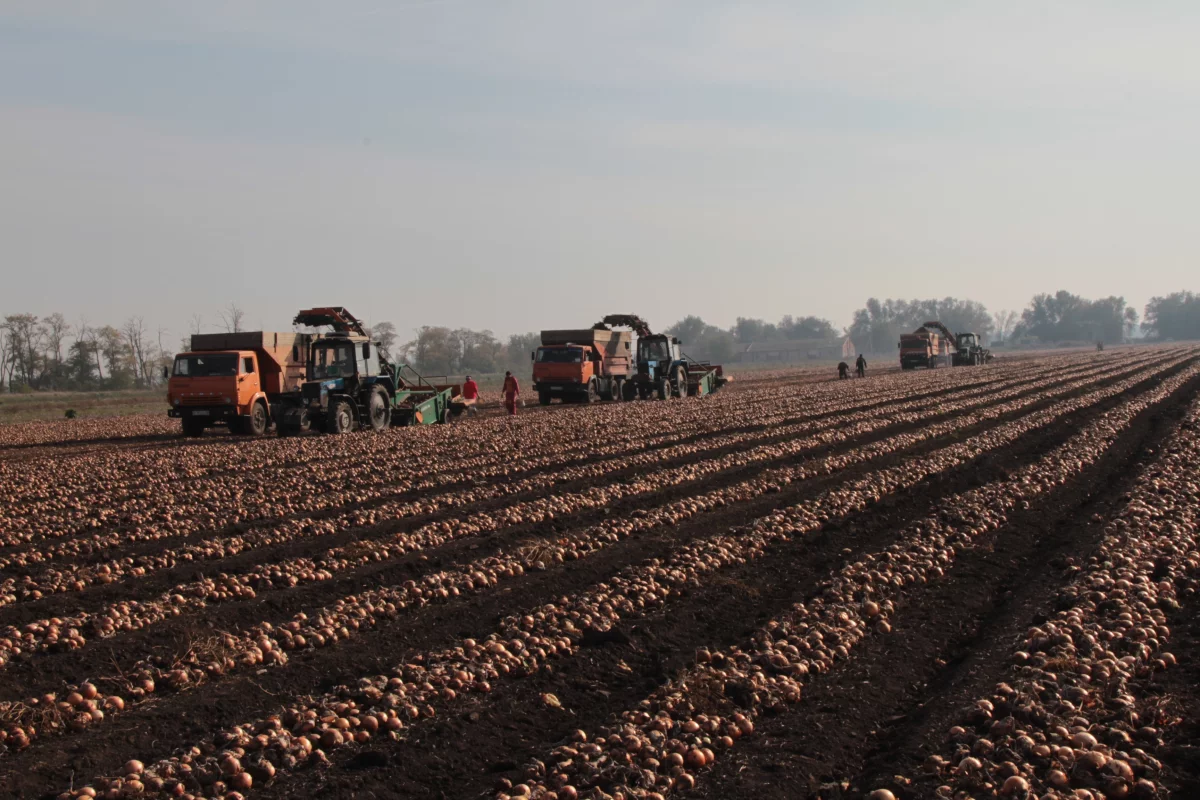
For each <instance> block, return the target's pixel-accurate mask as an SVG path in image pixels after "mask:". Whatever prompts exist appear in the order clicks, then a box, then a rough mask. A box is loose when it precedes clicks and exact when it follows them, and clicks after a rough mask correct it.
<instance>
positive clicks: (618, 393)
mask: <svg viewBox="0 0 1200 800" xmlns="http://www.w3.org/2000/svg"><path fill="white" fill-rule="evenodd" d="M611 399H612V400H613V401H614V402H617V403H620V402H621V401H622V400H624V399H625V381H623V380H621V379H620V378H613V382H612V398H611Z"/></svg>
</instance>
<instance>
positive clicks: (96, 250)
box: [0, 0, 1200, 340]
mask: <svg viewBox="0 0 1200 800" xmlns="http://www.w3.org/2000/svg"><path fill="white" fill-rule="evenodd" d="M1197 14H1198V11H1197V9H1196V7H1195V6H1194V5H1193V4H1187V3H1147V4H1138V5H1137V7H1130V6H1122V5H1119V4H1095V3H1077V2H1070V3H1055V4H1053V6H1051V7H1047V6H1046V5H1045V4H1038V3H1010V4H1005V5H1004V6H1003V7H1002V8H1000V7H996V8H991V9H985V8H979V7H974V8H967V7H953V8H951V7H947V6H945V5H942V4H933V3H908V4H905V5H904V7H903V8H888V9H868V8H856V9H839V10H836V11H831V10H828V9H825V8H822V7H819V6H812V5H806V4H801V3H782V2H766V3H760V4H751V5H737V6H730V5H728V4H724V3H719V2H713V1H711V0H706V1H704V2H689V3H682V2H669V3H657V4H640V5H639V6H638V7H637V8H634V7H632V6H629V7H625V6H618V7H613V6H612V5H611V4H607V5H605V4H601V5H586V4H558V3H546V2H532V1H530V0H522V1H521V2H513V3H501V4H496V3H484V2H474V1H473V0H446V1H445V2H413V3H390V2H382V1H381V0H379V1H375V0H373V1H372V2H362V3H356V4H354V5H353V7H350V8H338V9H337V10H336V11H334V10H333V9H332V8H331V7H325V6H322V5H321V4H313V3H307V4H299V5H297V4H294V3H282V2H275V1H270V2H260V3H255V4H244V3H234V2H217V3H206V4H204V5H203V6H202V7H195V8H192V7H190V6H164V5H162V4H159V3H150V2H134V1H129V2H119V3H107V4H104V5H103V7H101V6H97V5H94V4H90V3H85V2H64V3H54V4H47V3H42V2H29V1H27V0H14V2H9V3H6V4H4V8H3V9H0V52H2V53H3V55H0V59H2V63H3V65H4V69H3V70H0V164H2V168H3V170H4V173H5V176H6V191H5V192H4V193H3V195H0V197H3V201H2V202H3V206H2V207H0V211H2V212H3V213H0V219H3V222H0V226H2V228H0V231H2V234H3V235H2V236H0V259H2V261H3V263H4V264H5V272H6V278H5V292H4V293H5V300H6V301H7V302H6V303H5V304H4V305H5V309H4V310H5V312H6V313H15V312H17V311H25V310H28V311H30V312H32V313H37V314H41V315H46V314H49V313H50V312H51V311H61V312H63V313H64V314H65V315H66V317H67V318H68V319H69V320H71V321H72V322H75V321H77V320H78V319H80V318H81V317H83V316H86V317H89V318H90V320H91V322H92V323H95V322H97V321H98V320H114V321H116V320H123V319H126V318H127V317H129V316H132V315H140V316H143V317H144V318H145V319H146V322H147V325H148V328H149V329H150V330H156V329H157V328H159V327H160V326H161V327H164V328H166V329H168V331H169V332H170V335H171V338H172V339H173V340H174V339H176V338H178V336H179V335H181V334H184V333H186V332H187V328H188V323H187V322H186V321H187V320H189V319H190V318H191V317H192V316H193V315H195V314H200V315H202V316H203V317H204V318H205V319H204V322H205V325H206V326H207V327H208V329H218V328H217V326H218V325H219V321H218V319H217V316H216V312H217V310H218V309H221V308H224V307H225V306H226V305H227V304H228V303H229V302H230V301H231V300H237V301H240V302H241V304H242V305H243V307H244V308H246V309H247V312H248V316H247V327H248V328H262V329H267V330H274V329H279V328H280V327H281V326H283V325H285V324H286V322H287V321H289V320H290V319H291V315H292V314H293V313H294V312H295V310H296V309H297V308H301V307H307V306H310V305H312V304H313V303H314V302H318V301H323V302H337V303H344V304H346V305H348V306H351V307H353V308H355V309H356V311H358V313H359V314H360V315H361V316H363V317H364V318H367V319H370V320H372V321H375V320H380V319H389V320H392V321H393V322H395V323H397V325H398V327H399V328H400V329H401V330H403V331H406V332H407V331H410V330H412V329H414V328H416V327H419V326H421V325H447V326H450V327H452V328H457V327H467V328H473V329H490V330H492V331H495V332H496V333H497V334H499V335H500V336H501V338H503V337H504V336H506V335H508V334H511V333H523V332H525V331H528V330H537V329H539V328H545V327H562V326H568V325H573V324H578V323H577V321H578V320H579V319H583V320H587V321H591V320H593V319H597V318H599V317H600V316H602V315H603V314H604V313H609V312H611V311H614V310H624V309H629V310H633V311H636V312H637V313H640V314H642V315H644V316H646V317H647V318H649V319H651V320H653V321H655V322H656V323H657V324H658V325H660V326H665V325H667V324H670V323H672V322H674V321H676V320H678V319H680V318H681V317H683V316H684V315H685V314H697V315H699V316H701V317H703V318H704V319H705V320H706V321H708V322H710V323H712V324H716V325H718V326H720V327H722V328H727V327H729V326H730V325H732V324H733V323H734V321H735V318H736V317H737V316H746V317H761V318H764V319H768V320H776V319H778V318H780V317H781V316H783V315H784V314H793V315H797V316H803V315H815V316H818V317H823V318H826V319H829V320H831V321H832V322H833V323H834V324H835V325H836V326H838V327H839V328H840V327H842V326H845V325H848V324H849V323H850V321H851V320H850V315H851V313H852V311H853V309H856V308H859V307H860V306H861V305H862V303H863V302H864V301H865V299H866V298H867V297H871V296H874V297H880V298H884V297H896V298H906V299H910V298H913V297H943V296H945V295H947V294H953V295H954V296H956V297H962V298H969V299H973V300H976V301H979V302H982V303H984V304H986V305H987V306H988V308H989V309H992V310H993V311H998V310H1001V309H1018V310H1019V309H1021V308H1023V307H1024V306H1025V304H1026V303H1027V302H1028V300H1029V298H1030V297H1031V296H1033V295H1034V294H1035V293H1038V292H1053V291H1055V290H1057V289H1067V290H1069V291H1072V292H1076V293H1079V294H1082V295H1083V296H1086V297H1105V296H1109V295H1114V296H1123V297H1125V298H1126V300H1128V301H1129V302H1130V304H1131V305H1133V306H1134V307H1135V308H1137V309H1139V310H1140V309H1141V308H1142V307H1143V306H1144V305H1145V303H1146V301H1147V300H1148V299H1149V298H1150V297H1151V296H1154V295H1164V294H1166V293H1168V292H1171V291H1175V290H1178V289H1180V288H1186V287H1187V279H1188V278H1190V277H1191V273H1192V271H1193V267H1194V263H1195V261H1196V256H1197V252H1196V243H1195V237H1194V236H1192V235H1191V233H1190V230H1191V227H1192V224H1191V219H1190V211H1189V209H1190V204H1189V203H1188V202H1187V201H1188V198H1189V197H1190V194H1191V186H1193V185H1194V184H1195V182H1196V178H1197V175H1196V168H1197V162H1196V160H1195V158H1194V157H1193V154H1192V143H1191V136H1190V131H1192V130H1194V129H1195V128H1196V123H1197V119H1196V113H1197V112H1196V110H1195V109H1196V108H1197V105H1196V104H1195V103H1194V102H1191V101H1190V100H1191V99H1194V98H1195V96H1196V92H1197V89H1198V88H1200V87H1197V85H1196V83H1197V77H1196V76H1197V75H1200V69H1197V66H1198V65H1197V63H1196V61H1197V58H1198V56H1197V55H1196V50H1195V48H1194V47H1193V42H1194V40H1195V37H1196V33H1197V31H1200V24H1198V20H1197ZM347 272H349V273H353V274H358V275H367V274H369V275H370V279H369V281H368V283H369V286H370V291H348V290H346V289H344V288H341V289H337V288H334V287H337V285H338V280H339V278H338V276H339V275H342V274H345V273H347ZM581 276H597V277H596V278H594V279H592V280H590V281H588V283H587V286H586V289H585V288H583V287H582V286H581V285H580V281H581ZM599 276H603V277H599ZM647 282H650V283H651V284H652V287H653V288H652V289H651V290H649V291H647V290H646V286H645V284H646V283H647ZM668 287H669V290H668ZM334 295H336V297H335V296H334ZM631 306H636V308H631Z"/></svg>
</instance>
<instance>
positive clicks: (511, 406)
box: [502, 372, 521, 417]
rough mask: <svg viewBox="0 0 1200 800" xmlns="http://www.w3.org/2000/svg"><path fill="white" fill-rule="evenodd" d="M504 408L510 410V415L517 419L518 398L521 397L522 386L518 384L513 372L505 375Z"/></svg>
mask: <svg viewBox="0 0 1200 800" xmlns="http://www.w3.org/2000/svg"><path fill="white" fill-rule="evenodd" d="M502 391H503V394H504V407H505V408H507V409H508V415H509V416H510V417H515V416H516V415H517V398H518V397H520V396H521V385H520V384H519V383H517V379H516V377H514V376H513V374H512V373H511V372H505V373H504V389H503V390H502Z"/></svg>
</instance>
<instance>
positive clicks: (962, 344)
mask: <svg viewBox="0 0 1200 800" xmlns="http://www.w3.org/2000/svg"><path fill="white" fill-rule="evenodd" d="M973 347H979V334H978V333H960V334H959V335H958V349H959V350H960V351H962V350H970V349H971V348H973Z"/></svg>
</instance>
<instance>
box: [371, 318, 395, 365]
mask: <svg viewBox="0 0 1200 800" xmlns="http://www.w3.org/2000/svg"><path fill="white" fill-rule="evenodd" d="M367 334H368V335H369V336H370V337H371V339H373V340H374V341H375V343H376V344H377V345H379V352H381V353H383V357H384V358H387V359H390V358H391V352H392V348H393V347H395V345H396V326H395V325H393V324H392V323H390V322H387V321H384V322H376V323H375V324H374V325H371V326H370V327H369V328H367Z"/></svg>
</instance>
